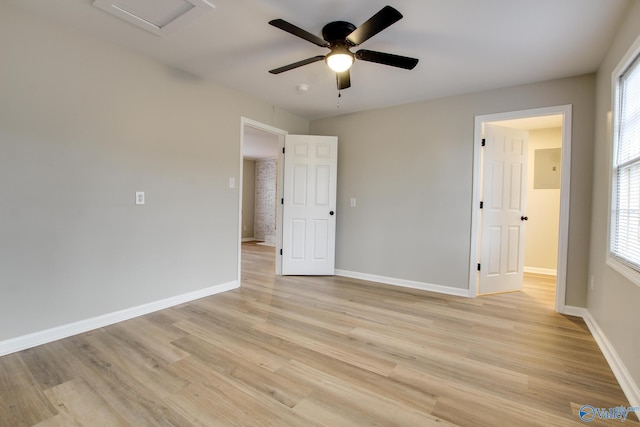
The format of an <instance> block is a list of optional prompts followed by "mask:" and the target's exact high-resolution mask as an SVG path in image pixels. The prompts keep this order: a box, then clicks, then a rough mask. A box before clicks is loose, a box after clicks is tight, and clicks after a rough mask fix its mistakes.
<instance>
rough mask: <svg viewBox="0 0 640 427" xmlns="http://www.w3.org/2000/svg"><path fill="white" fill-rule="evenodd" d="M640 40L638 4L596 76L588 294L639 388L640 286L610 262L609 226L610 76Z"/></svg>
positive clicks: (592, 308) (590, 305)
mask: <svg viewBox="0 0 640 427" xmlns="http://www.w3.org/2000/svg"><path fill="white" fill-rule="evenodd" d="M639 36H640V2H634V3H633V7H632V9H630V11H629V13H628V15H627V21H626V23H625V24H624V25H623V26H622V27H621V28H620V31H619V32H618V35H617V37H616V39H615V41H614V42H613V44H612V46H611V49H610V50H609V53H608V55H607V56H606V58H605V60H604V61H603V63H602V65H601V66H600V69H599V70H598V74H597V83H596V98H597V106H596V117H595V138H596V139H595V141H596V142H595V161H594V180H593V211H592V217H593V220H592V222H591V256H590V269H589V274H590V275H591V276H593V284H594V289H593V290H589V292H588V295H587V308H588V309H589V312H590V313H591V315H592V316H593V317H594V319H595V320H596V322H597V323H598V325H599V326H600V328H601V329H602V330H603V332H604V333H605V335H606V336H607V338H608V340H609V341H610V342H611V344H612V345H613V347H614V348H615V350H616V352H617V353H618V356H620V359H622V361H623V362H624V364H625V365H626V367H627V369H628V371H629V373H630V374H631V376H632V377H633V379H634V381H635V383H636V384H640V364H638V355H640V333H638V325H640V310H639V309H638V307H640V287H638V286H637V285H635V284H634V283H632V282H630V281H628V280H627V279H625V278H624V277H623V276H621V275H620V274H618V273H617V272H616V271H615V270H613V269H611V268H610V267H609V266H607V264H606V257H607V251H608V245H607V229H608V224H609V222H608V221H609V220H608V218H609V211H608V207H609V186H610V182H611V181H610V180H609V173H610V167H611V153H612V148H611V143H612V141H611V137H610V135H609V134H608V130H607V129H608V125H607V123H608V115H609V112H610V111H611V110H612V105H611V104H612V103H611V73H612V72H613V70H614V68H615V67H616V66H617V65H618V62H619V61H620V60H621V59H622V57H623V56H624V55H625V54H626V52H627V50H628V49H629V47H630V46H631V45H632V44H633V42H634V40H635V39H636V38H637V37H639Z"/></svg>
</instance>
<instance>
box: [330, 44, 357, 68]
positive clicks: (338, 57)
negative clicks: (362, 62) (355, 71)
mask: <svg viewBox="0 0 640 427" xmlns="http://www.w3.org/2000/svg"><path fill="white" fill-rule="evenodd" d="M353 60H354V57H353V53H351V52H349V49H347V48H346V47H343V46H338V47H336V48H334V49H333V50H332V51H331V52H330V53H329V54H328V55H327V57H326V61H327V65H328V66H329V68H331V69H332V70H333V71H335V72H336V73H342V72H343V71H347V70H348V69H349V68H351V65H353Z"/></svg>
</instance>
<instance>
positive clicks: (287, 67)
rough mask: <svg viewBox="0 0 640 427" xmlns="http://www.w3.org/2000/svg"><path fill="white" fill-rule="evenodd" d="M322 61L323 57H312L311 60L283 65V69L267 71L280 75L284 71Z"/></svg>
mask: <svg viewBox="0 0 640 427" xmlns="http://www.w3.org/2000/svg"><path fill="white" fill-rule="evenodd" d="M323 59H324V55H318V56H314V57H313V58H307V59H303V60H302V61H298V62H294V63H293V64H289V65H285V66H284V67H280V68H274V69H273V70H269V72H270V73H271V74H280V73H284V72H285V71H289V70H293V69H294V68H298V67H302V66H303V65H307V64H313V63H314V62H318V61H322V60H323Z"/></svg>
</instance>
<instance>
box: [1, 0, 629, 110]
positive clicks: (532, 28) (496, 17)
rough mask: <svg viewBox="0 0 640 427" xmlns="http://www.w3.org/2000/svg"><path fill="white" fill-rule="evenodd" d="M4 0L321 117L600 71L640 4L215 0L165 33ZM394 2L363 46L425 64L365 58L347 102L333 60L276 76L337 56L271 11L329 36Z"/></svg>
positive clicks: (81, 2)
mask: <svg viewBox="0 0 640 427" xmlns="http://www.w3.org/2000/svg"><path fill="white" fill-rule="evenodd" d="M0 1H5V2H7V3H12V4H14V5H16V6H18V7H21V8H24V9H28V10H32V11H34V12H36V13H39V14H43V15H45V16H46V17H47V19H49V20H51V21H57V22H59V23H61V24H63V25H65V26H67V27H72V28H75V29H77V30H79V31H81V32H83V33H85V34H90V35H93V36H96V37H98V38H101V39H106V40H109V41H111V42H114V43H116V44H119V45H121V46H123V47H125V48H127V49H130V50H133V51H136V52H139V53H142V54H144V55H146V56H149V57H152V58H155V59H157V60H158V61H161V62H162V63H165V64H167V65H169V66H171V67H172V68H178V69H181V70H183V71H186V72H188V73H191V74H195V75H197V76H199V77H201V78H206V79H211V80H213V81H215V82H218V83H220V84H222V85H225V86H229V87H233V88H236V89H239V90H241V91H243V92H246V93H249V94H251V95H253V96H256V97H258V98H261V99H264V100H266V101H268V102H270V103H272V104H273V105H275V106H277V107H280V108H283V109H285V110H287V111H290V112H293V113H296V114H298V115H301V116H303V117H306V118H310V119H314V118H320V117H329V116H335V115H341V114H347V113H351V112H355V111H361V110H367V109H373V108H379V107H385V106H390V105H397V104H403V103H408V102H416V101H422V100H427V99H435V98H441V97H446V96H451V95H458V94H463V93H470V92H478V91H483V90H488V89H493V88H498V87H506V86H512V85H518V84H524V83H531V82H536V81H543V80H548V79H555V78H562V77H569V76H575V75H581V74H586V73H591V72H594V71H596V69H597V67H598V65H599V64H600V62H601V61H602V58H603V57H604V55H605V53H606V50H607V48H608V47H609V44H610V42H611V41H612V38H613V36H614V34H615V32H616V30H617V28H618V26H619V24H620V22H621V20H622V19H624V12H625V10H626V8H627V7H628V5H629V2H633V1H639V0H394V1H389V0H384V1H381V0H348V1H347V0H305V1H300V0H210V1H211V3H213V4H214V5H215V8H214V9H211V10H209V11H207V12H206V13H204V14H203V15H201V16H199V17H197V18H196V19H193V20H192V21H190V22H189V24H188V25H186V26H184V27H182V28H180V29H179V30H176V31H172V32H171V33H169V34H167V35H165V36H157V35H155V34H152V33H150V32H148V31H145V30H143V29H141V28H139V27H137V26H135V25H133V24H131V23H129V22H126V21H124V20H122V19H119V18H117V17H115V16H113V15H111V14H109V13H107V12H105V11H103V10H101V9H98V8H97V7H94V6H92V1H93V0H0ZM386 4H390V5H391V6H393V7H395V8H396V9H398V10H399V11H400V12H401V13H402V14H403V15H404V19H402V20H400V21H399V22H397V23H395V24H394V25H392V26H391V27H389V28H387V29H386V30H384V31H383V32H381V33H380V34H378V35H376V36H374V37H373V38H371V39H370V40H368V41H366V42H365V43H363V44H362V46H361V47H362V48H364V49H369V50H378V51H383V52H390V53H395V54H399V55H405V56H411V57H416V58H419V59H420V62H419V64H418V65H417V67H416V68H415V69H414V70H412V71H407V70H402V69H397V68H393V67H388V66H384V65H379V64H374V63H370V62H364V61H356V63H355V64H354V66H353V68H352V71H351V83H352V86H351V88H349V89H346V90H344V91H343V92H342V97H341V98H340V99H338V93H337V89H336V84H335V75H334V74H333V73H332V72H331V71H330V70H329V69H328V68H327V67H326V65H325V64H324V62H317V63H314V64H311V65H307V66H304V67H301V68H298V69H296V70H292V71H288V72H286V73H283V74H280V75H272V74H269V73H268V70H270V69H273V68H276V67H279V66H282V65H286V64H288V63H291V62H295V61H298V60H301V59H305V58H308V57H312V56H316V55H320V54H325V53H327V52H328V50H327V49H325V48H321V47H318V46H315V45H313V44H311V43H309V42H306V41H304V40H302V39H299V38H297V37H294V36H292V35H290V34H288V33H285V32H284V31H282V30H279V29H277V28H274V27H272V26H270V25H268V22H269V21H270V20H271V19H275V18H282V19H285V20H287V21H289V22H291V23H293V24H295V25H297V26H299V27H301V28H303V29H305V30H307V31H309V32H311V33H314V34H317V35H320V31H321V29H322V27H323V26H324V24H326V23H328V22H330V21H335V20H345V21H349V22H352V23H353V24H355V25H360V24H361V23H363V22H364V21H366V20H367V19H368V18H369V17H370V16H372V15H373V14H374V13H375V12H377V11H378V10H380V9H381V8H382V7H383V6H385V5H386ZM358 48H360V47H358ZM300 84H307V85H309V89H308V91H306V92H304V91H299V90H297V87H298V86H299V85H300Z"/></svg>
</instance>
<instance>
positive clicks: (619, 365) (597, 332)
mask: <svg viewBox="0 0 640 427" xmlns="http://www.w3.org/2000/svg"><path fill="white" fill-rule="evenodd" d="M563 314H567V315H571V316H579V317H582V318H583V319H584V323H586V324H587V327H588V328H589V331H590V332H591V335H593V338H594V339H595V340H596V343H597V344H598V347H600V351H602V354H603V355H604V358H605V359H607V363H609V367H610V368H611V370H612V371H613V375H615V377H616V380H618V384H620V388H621V389H622V392H623V393H624V395H625V396H626V397H627V400H629V405H630V406H632V407H636V408H640V388H639V387H638V384H636V382H635V381H634V380H633V378H632V377H631V375H630V374H629V371H628V370H627V368H626V366H625V365H624V362H622V360H621V359H620V357H619V356H618V353H617V352H616V350H615V348H614V347H613V345H612V344H611V342H610V341H609V340H608V339H607V336H606V335H605V334H604V331H603V330H602V329H600V326H599V325H598V323H597V322H596V320H595V319H594V318H593V316H592V315H591V313H590V312H589V310H587V309H586V308H582V307H573V306H565V309H564V310H563ZM587 403H588V402H587ZM636 415H637V416H638V418H640V411H636Z"/></svg>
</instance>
